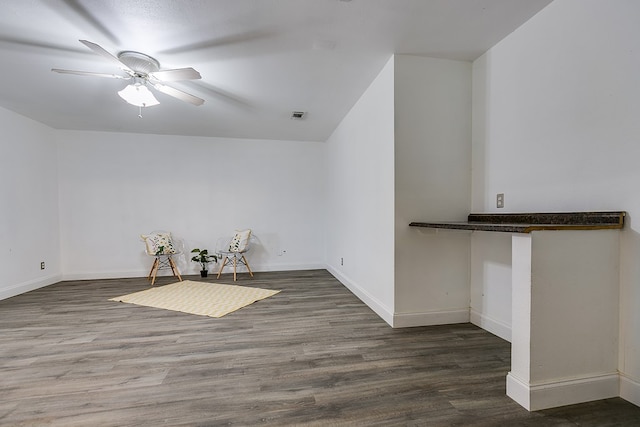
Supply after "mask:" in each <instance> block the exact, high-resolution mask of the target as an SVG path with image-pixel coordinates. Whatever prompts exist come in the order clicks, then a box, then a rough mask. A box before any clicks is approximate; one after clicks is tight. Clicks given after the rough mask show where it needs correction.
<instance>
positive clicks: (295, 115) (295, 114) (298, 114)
mask: <svg viewBox="0 0 640 427" xmlns="http://www.w3.org/2000/svg"><path fill="white" fill-rule="evenodd" d="M306 115H307V113H306V112H305V111H294V112H293V113H291V120H302V119H304V117H305V116H306Z"/></svg>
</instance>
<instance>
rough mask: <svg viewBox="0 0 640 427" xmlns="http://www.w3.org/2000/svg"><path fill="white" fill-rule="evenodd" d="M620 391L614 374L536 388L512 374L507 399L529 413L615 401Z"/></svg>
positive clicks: (539, 385)
mask: <svg viewBox="0 0 640 427" xmlns="http://www.w3.org/2000/svg"><path fill="white" fill-rule="evenodd" d="M619 390H620V377H619V375H618V374H617V373H612V374H607V375H596V376H593V377H585V378H580V379H573V380H565V381H556V382H549V383H545V384H536V385H529V384H526V383H525V382H524V381H522V380H520V379H519V378H517V377H516V376H514V375H513V374H512V373H511V372H509V374H508V375H507V396H509V397H510V398H512V399H513V400H515V401H516V402H517V403H519V404H520V405H521V406H523V407H524V408H525V409H527V410H528V411H539V410H541V409H548V408H556V407H558V406H566V405H573V404H576V403H584V402H591V401H593V400H601V399H609V398H611V397H618V396H619Z"/></svg>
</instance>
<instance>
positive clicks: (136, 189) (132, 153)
mask: <svg viewBox="0 0 640 427" xmlns="http://www.w3.org/2000/svg"><path fill="white" fill-rule="evenodd" d="M56 136H57V139H58V141H59V147H60V231H61V248H62V254H63V258H62V271H63V273H64V277H65V279H77V278H94V277H131V276H143V275H146V274H147V273H148V269H149V268H150V265H151V260H150V259H149V257H148V256H146V255H145V254H144V245H143V243H142V242H141V241H140V240H139V235H140V234H142V233H148V232H151V231H153V230H168V231H171V232H172V233H173V234H174V235H175V236H177V237H179V238H181V239H182V240H183V242H184V245H185V247H186V250H187V251H190V250H191V249H192V248H194V247H199V248H201V249H202V248H203V247H206V248H208V249H210V250H213V249H215V246H216V244H217V242H218V240H219V239H220V238H222V237H226V238H230V236H231V235H232V234H233V230H234V229H241V228H251V229H252V230H253V233H254V236H255V239H254V240H255V243H256V244H255V245H254V248H253V249H252V250H251V252H250V253H249V254H248V256H247V257H248V259H249V262H250V264H251V265H252V269H254V270H256V271H261V270H263V271H264V270H288V269H310V268H324V251H323V248H324V241H323V230H324V203H323V200H324V197H325V196H324V173H325V168H326V165H325V156H324V144H322V143H309V142H298V141H269V140H242V139H224V138H195V137H183V136H160V135H138V134H123V133H107V132H85V131H58V132H56ZM178 267H179V269H180V271H181V272H182V274H196V273H197V271H198V270H199V268H198V264H196V263H194V262H190V261H188V259H187V256H186V255H185V256H183V257H181V258H180V259H179V261H178ZM214 268H215V266H210V269H212V270H213V269H214Z"/></svg>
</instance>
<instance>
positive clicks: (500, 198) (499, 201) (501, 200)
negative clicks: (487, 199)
mask: <svg viewBox="0 0 640 427" xmlns="http://www.w3.org/2000/svg"><path fill="white" fill-rule="evenodd" d="M496 208H504V193H498V194H497V195H496Z"/></svg>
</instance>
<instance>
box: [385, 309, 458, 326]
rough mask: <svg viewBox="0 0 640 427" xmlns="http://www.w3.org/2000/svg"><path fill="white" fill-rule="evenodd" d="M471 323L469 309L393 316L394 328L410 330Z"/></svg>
mask: <svg viewBox="0 0 640 427" xmlns="http://www.w3.org/2000/svg"><path fill="white" fill-rule="evenodd" d="M454 323H469V309H468V308H459V309H454V310H438V311H428V312H422V313H396V314H394V316H393V327H394V328H410V327H415V326H430V325H450V324H454Z"/></svg>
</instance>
